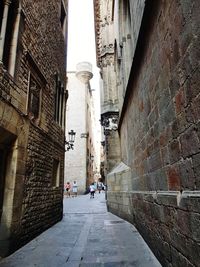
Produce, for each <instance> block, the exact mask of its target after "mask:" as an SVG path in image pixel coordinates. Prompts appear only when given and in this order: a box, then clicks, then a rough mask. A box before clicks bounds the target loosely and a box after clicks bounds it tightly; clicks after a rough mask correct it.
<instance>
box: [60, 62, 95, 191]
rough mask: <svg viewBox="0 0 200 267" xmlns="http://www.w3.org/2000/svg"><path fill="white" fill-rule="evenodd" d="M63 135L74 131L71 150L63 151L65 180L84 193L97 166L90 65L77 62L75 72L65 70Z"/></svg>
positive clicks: (92, 178) (92, 179)
mask: <svg viewBox="0 0 200 267" xmlns="http://www.w3.org/2000/svg"><path fill="white" fill-rule="evenodd" d="M67 77H68V82H67V89H68V92H69V99H68V102H67V117H66V136H67V133H68V132H69V131H70V130H71V129H72V130H74V131H75V132H76V137H75V142H74V149H73V150H69V151H67V152H66V156H65V159H66V161H65V183H67V182H68V181H69V182H70V183H71V184H72V183H73V181H77V184H78V193H80V194H81V193H84V192H85V191H86V188H87V187H88V186H89V184H90V183H91V182H93V181H94V175H95V173H96V169H98V157H97V151H98V149H97V145H98V142H97V136H96V135H95V113H94V99H93V89H92V88H91V85H90V80H91V79H92V77H93V73H92V65H91V64H90V63H89V62H80V63H78V64H77V66H76V71H71V72H68V73H67Z"/></svg>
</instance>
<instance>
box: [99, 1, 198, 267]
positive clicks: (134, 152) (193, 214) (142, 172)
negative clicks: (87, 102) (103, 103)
mask: <svg viewBox="0 0 200 267" xmlns="http://www.w3.org/2000/svg"><path fill="white" fill-rule="evenodd" d="M94 9H95V25H96V43H97V58H98V64H99V66H100V67H101V70H102V78H103V80H104V83H105V84H106V86H108V81H107V76H106V75H104V50H105V48H106V45H105V44H104V40H105V39H106V38H107V39H106V40H108V37H106V35H105V27H109V24H111V25H112V26H110V30H111V32H112V34H111V33H110V34H109V37H111V36H112V38H113V39H112V40H111V41H109V43H110V42H111V46H113V44H114V48H113V50H112V51H113V53H114V62H113V61H112V62H111V63H110V64H112V69H113V71H114V72H115V73H114V74H112V76H110V77H114V75H115V76H116V77H117V79H116V80H114V87H113V89H112V90H115V92H116V93H117V94H118V100H119V101H118V104H117V108H118V111H119V123H118V132H119V136H120V142H119V143H120V152H121V157H120V161H121V162H120V163H119V164H118V165H117V166H115V167H114V168H113V169H112V170H111V171H110V172H109V173H108V174H107V184H108V193H107V201H108V202H107V203H108V207H109V210H110V211H112V212H113V213H115V214H117V215H119V216H121V217H123V218H126V219H127V220H129V221H130V222H131V223H133V224H135V226H136V227H137V228H138V230H139V231H140V233H141V234H142V235H143V237H144V239H145V240H146V241H147V243H148V244H149V246H150V247H151V248H152V250H153V252H154V253H155V255H156V256H157V257H158V259H159V260H160V262H161V263H162V265H163V266H170V267H172V266H173V267H174V266H196V267H197V266H199V259H200V243H199V242H200V229H199V225H200V205H199V203H200V193H199V192H200V178H199V173H200V127H199V125H200V124H199V123H200V111H199V106H200V105H199V104H200V101H199V100H200V75H199V58H200V54H199V51H200V49H199V46H200V40H199V34H200V27H199V22H200V21H199V12H200V6H199V1H198V0H192V1H183V0H175V1H165V0H162V1H150V0H148V1H144V0H136V1H131V0H124V1H122V0H115V1H114V0H94ZM109 16H110V17H109ZM111 27H112V28H113V29H111ZM108 53H109V51H107V54H108ZM107 62H109V61H107ZM106 86H105V87H104V88H103V90H104V92H105V91H106V90H107V87H106ZM109 90H110V89H109ZM104 94H105V93H104ZM104 128H105V126H104ZM110 146H111V144H108V147H107V148H108V149H110ZM108 153H109V152H108Z"/></svg>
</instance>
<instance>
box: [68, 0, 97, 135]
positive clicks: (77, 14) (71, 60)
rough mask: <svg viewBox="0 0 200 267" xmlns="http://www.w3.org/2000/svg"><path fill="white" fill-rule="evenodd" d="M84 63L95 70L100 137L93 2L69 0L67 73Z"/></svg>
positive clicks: (92, 80) (95, 102) (89, 0)
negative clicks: (90, 65) (89, 64)
mask: <svg viewBox="0 0 200 267" xmlns="http://www.w3.org/2000/svg"><path fill="white" fill-rule="evenodd" d="M82 61H88V62H90V63H91V64H92V68H93V75H94V76H93V78H92V79H91V80H90V85H91V88H92V89H95V91H93V96H94V107H95V113H96V122H97V129H96V130H97V132H99V135H100V123H99V119H100V93H99V69H98V68H97V67H96V47H95V31H94V10H93V0H69V6H68V49H67V71H75V70H76V64H77V63H79V62H82ZM99 138H100V137H99Z"/></svg>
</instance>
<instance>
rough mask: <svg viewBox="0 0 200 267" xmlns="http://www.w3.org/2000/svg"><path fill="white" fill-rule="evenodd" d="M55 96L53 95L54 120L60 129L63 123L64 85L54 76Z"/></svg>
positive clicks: (65, 94) (65, 96) (65, 95)
mask: <svg viewBox="0 0 200 267" xmlns="http://www.w3.org/2000/svg"><path fill="white" fill-rule="evenodd" d="M55 84H56V87H55V94H54V120H55V121H56V122H57V123H58V124H59V125H60V126H62V127H64V121H65V105H66V98H67V93H66V92H65V90H64V85H63V84H62V83H61V80H60V78H59V76H58V74H56V76H55Z"/></svg>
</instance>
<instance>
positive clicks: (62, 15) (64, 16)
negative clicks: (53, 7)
mask: <svg viewBox="0 0 200 267" xmlns="http://www.w3.org/2000/svg"><path fill="white" fill-rule="evenodd" d="M65 18H66V12H65V8H64V4H63V1H62V0H61V10H60V23H61V27H62V29H63V28H64V23H65Z"/></svg>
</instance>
